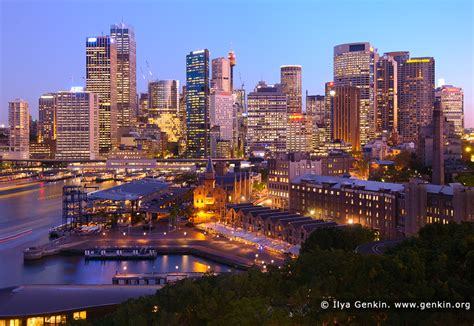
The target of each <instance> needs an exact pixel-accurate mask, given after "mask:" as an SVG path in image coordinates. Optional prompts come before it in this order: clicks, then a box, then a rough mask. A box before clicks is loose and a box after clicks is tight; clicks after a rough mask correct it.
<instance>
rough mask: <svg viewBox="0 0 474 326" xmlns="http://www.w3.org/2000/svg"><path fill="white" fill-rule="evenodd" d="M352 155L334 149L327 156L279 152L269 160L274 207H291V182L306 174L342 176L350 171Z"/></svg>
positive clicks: (269, 181) (271, 196)
mask: <svg viewBox="0 0 474 326" xmlns="http://www.w3.org/2000/svg"><path fill="white" fill-rule="evenodd" d="M351 166H352V157H351V156H350V155H349V154H347V153H344V152H338V151H333V152H331V153H329V154H328V155H327V156H319V157H315V156H310V154H309V153H303V152H298V153H289V154H278V155H277V156H276V158H273V159H270V160H268V195H269V197H270V199H271V200H272V207H275V208H288V207H289V186H290V182H291V181H292V180H293V179H294V178H296V177H298V176H302V175H305V174H315V175H333V176H342V175H344V174H348V173H349V169H350V167H351Z"/></svg>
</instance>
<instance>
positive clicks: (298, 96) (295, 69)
mask: <svg viewBox="0 0 474 326" xmlns="http://www.w3.org/2000/svg"><path fill="white" fill-rule="evenodd" d="M280 82H281V86H282V91H283V94H286V96H287V97H288V113H290V114H291V113H301V112H302V90H301V66H294V65H291V66H281V67H280Z"/></svg>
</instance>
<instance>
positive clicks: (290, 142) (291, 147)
mask: <svg viewBox="0 0 474 326" xmlns="http://www.w3.org/2000/svg"><path fill="white" fill-rule="evenodd" d="M311 140H312V128H311V125H310V124H309V121H308V120H307V119H306V115H304V114H303V113H288V124H287V129H286V150H287V152H289V153H292V152H309V151H311V143H312V142H311Z"/></svg>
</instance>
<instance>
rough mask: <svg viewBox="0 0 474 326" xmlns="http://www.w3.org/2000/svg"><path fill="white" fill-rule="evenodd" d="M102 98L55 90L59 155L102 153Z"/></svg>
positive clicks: (93, 155) (72, 156)
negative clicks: (100, 111)
mask: <svg viewBox="0 0 474 326" xmlns="http://www.w3.org/2000/svg"><path fill="white" fill-rule="evenodd" d="M99 105H100V104H99V98H98V96H97V95H96V94H94V93H90V92H84V91H83V90H81V89H73V90H71V91H70V92H66V91H62V92H58V93H56V119H57V137H56V158H57V159H86V160H88V159H97V158H98V155H99Z"/></svg>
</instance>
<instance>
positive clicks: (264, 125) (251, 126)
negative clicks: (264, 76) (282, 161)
mask: <svg viewBox="0 0 474 326" xmlns="http://www.w3.org/2000/svg"><path fill="white" fill-rule="evenodd" d="M247 108H248V117H247V146H248V147H249V149H250V151H252V150H253V149H255V148H259V149H261V150H264V151H265V152H266V153H268V155H270V156H271V155H274V154H276V153H284V152H286V133H287V96H286V95H285V94H284V93H283V92H282V89H281V86H280V85H278V84H276V85H267V84H266V83H265V82H263V81H261V82H259V83H258V85H257V86H256V87H255V90H254V91H253V92H251V93H249V95H248V97H247Z"/></svg>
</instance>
